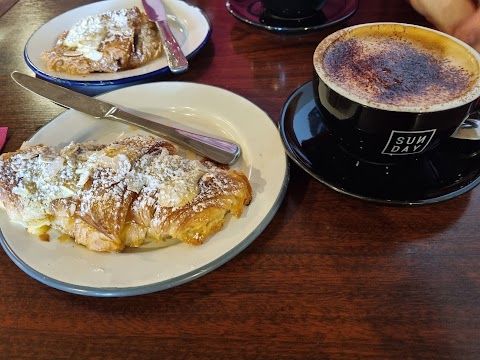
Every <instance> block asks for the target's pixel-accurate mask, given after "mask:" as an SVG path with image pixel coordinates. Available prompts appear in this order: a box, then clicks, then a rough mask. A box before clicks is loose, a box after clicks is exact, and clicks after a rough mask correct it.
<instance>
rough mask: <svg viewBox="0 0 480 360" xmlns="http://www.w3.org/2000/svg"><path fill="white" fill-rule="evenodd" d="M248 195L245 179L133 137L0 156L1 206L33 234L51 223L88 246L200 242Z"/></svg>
mask: <svg viewBox="0 0 480 360" xmlns="http://www.w3.org/2000/svg"><path fill="white" fill-rule="evenodd" d="M251 199H252V189H251V186H250V183H249V181H248V179H247V177H246V176H245V175H244V174H243V173H242V172H239V171H236V170H232V169H228V168H225V167H223V166H222V167H220V166H217V165H216V164H214V163H212V162H210V161H199V160H191V159H185V158H183V157H181V156H179V155H178V154H177V150H176V148H175V147H174V146H173V145H172V144H171V143H169V142H166V141H163V140H159V139H156V138H154V137H151V136H140V135H135V136H132V137H129V138H125V139H122V140H119V141H116V142H114V143H111V144H108V145H96V144H93V143H88V142H87V143H80V144H75V143H72V144H69V145H68V146H66V147H64V148H60V149H58V148H53V147H47V146H43V145H35V146H28V145H27V146H24V147H22V148H21V149H19V150H18V151H16V152H12V153H5V154H2V155H1V156H0V207H3V208H4V209H5V210H6V212H7V214H8V215H9V217H10V219H11V221H12V222H16V223H19V224H21V225H22V226H24V227H25V228H26V229H27V231H28V232H29V233H31V234H36V235H39V236H47V237H48V231H49V230H50V229H51V228H53V229H56V230H58V231H59V232H60V233H62V234H65V235H68V236H70V237H72V238H74V239H75V242H77V243H78V244H82V245H84V246H86V247H87V248H88V249H90V250H95V251H106V252H119V251H122V250H124V249H125V247H139V246H148V247H161V246H164V244H165V243H169V242H171V240H172V239H175V240H176V241H183V242H186V243H189V244H192V245H200V244H202V243H203V242H204V241H205V240H206V239H207V238H208V237H209V236H210V235H211V234H213V233H215V232H217V231H219V230H221V228H222V227H223V226H224V223H225V220H226V217H227V214H228V213H231V214H232V215H233V216H235V217H240V216H241V215H242V213H243V210H244V207H245V206H246V205H248V204H249V203H250V201H251Z"/></svg>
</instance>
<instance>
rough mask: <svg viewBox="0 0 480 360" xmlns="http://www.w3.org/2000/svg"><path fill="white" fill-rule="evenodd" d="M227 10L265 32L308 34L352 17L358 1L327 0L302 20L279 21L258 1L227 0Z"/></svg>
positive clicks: (279, 19)
mask: <svg viewBox="0 0 480 360" xmlns="http://www.w3.org/2000/svg"><path fill="white" fill-rule="evenodd" d="M226 5H227V9H228V11H230V13H231V14H232V15H233V16H235V17H236V18H237V19H239V20H241V21H243V22H246V23H247V24H250V25H253V26H257V27H260V28H262V29H265V30H270V31H278V32H286V33H288V32H292V33H298V32H308V31H314V30H320V29H323V28H326V27H328V26H332V25H334V24H337V23H339V22H341V21H344V20H346V19H347V18H349V17H350V16H352V15H353V14H354V13H355V11H356V10H357V7H358V0H328V1H327V2H326V3H325V5H323V7H322V9H321V10H320V11H318V13H317V14H315V15H313V16H311V17H308V18H304V19H281V18H278V17H274V16H270V15H269V14H268V13H267V12H266V11H265V10H264V8H263V5H262V3H261V2H260V1H259V0H228V1H227V4H226Z"/></svg>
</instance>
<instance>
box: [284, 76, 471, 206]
mask: <svg viewBox="0 0 480 360" xmlns="http://www.w3.org/2000/svg"><path fill="white" fill-rule="evenodd" d="M279 128H280V134H281V137H282V140H283V143H284V145H285V148H286V151H287V154H288V155H289V157H290V158H291V159H292V160H293V161H294V162H295V163H297V164H298V165H299V166H300V167H301V168H303V169H304V170H305V171H306V172H307V173H309V174H310V175H312V176H313V177H314V178H315V179H317V180H319V181H320V182H322V183H323V184H325V185H327V186H329V187H330V188H332V189H334V190H336V191H339V192H341V193H344V194H348V195H351V196H354V197H357V198H361V199H365V200H369V201H373V202H377V203H383V204H396V205H421V204H430V203H436V202H440V201H444V200H448V199H451V198H454V197H456V196H458V195H461V194H463V193H465V192H467V191H469V190H471V189H473V188H474V187H475V186H476V185H478V184H479V183H480V154H479V153H480V151H477V152H476V153H472V154H466V153H462V152H461V149H460V148H459V147H457V146H448V145H447V146H445V147H441V148H439V149H438V150H437V151H435V152H434V153H432V154H430V155H428V156H424V157H419V158H418V159H417V160H415V161H412V162H411V163H408V164H402V165H376V164H372V163H368V162H363V161H359V160H357V159H356V158H354V157H352V156H350V155H349V154H347V153H346V152H344V151H343V150H342V149H341V148H339V146H338V145H336V143H335V141H334V139H333V137H332V135H331V134H330V133H329V132H328V131H327V130H326V129H325V127H324V125H323V123H322V116H321V114H320V113H319V112H318V110H317V109H316V106H315V100H314V95H313V86H312V83H311V82H308V83H306V84H304V85H302V86H301V87H300V88H298V89H297V90H296V91H295V92H294V93H293V94H292V95H291V96H290V97H289V98H288V100H287V102H286V104H285V106H284V108H283V110H282V115H281V119H280V124H279ZM467 141H468V140H467ZM479 150H480V149H479Z"/></svg>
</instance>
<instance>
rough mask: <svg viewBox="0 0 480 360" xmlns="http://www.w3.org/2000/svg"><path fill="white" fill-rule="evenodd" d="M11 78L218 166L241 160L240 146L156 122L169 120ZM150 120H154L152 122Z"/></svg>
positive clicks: (24, 78)
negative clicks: (172, 143)
mask: <svg viewBox="0 0 480 360" xmlns="http://www.w3.org/2000/svg"><path fill="white" fill-rule="evenodd" d="M11 77H12V79H13V80H14V81H15V82H16V83H17V84H19V85H20V86H22V87H24V88H25V89H27V90H30V91H32V92H33V93H35V94H38V95H40V96H43V97H44V98H47V99H49V100H51V101H52V102H54V103H56V104H58V105H61V106H64V107H67V108H70V109H74V110H77V111H80V112H82V113H85V114H88V115H91V116H93V117H95V118H97V119H102V118H103V119H110V120H117V121H120V122H122V123H125V124H128V125H134V126H136V127H138V128H141V129H143V130H145V131H147V132H150V133H153V134H155V135H159V136H161V137H163V138H165V139H167V140H170V141H173V142H175V143H177V144H179V145H181V146H183V147H185V148H188V149H190V150H192V151H194V152H196V153H197V154H200V155H203V156H205V157H207V158H209V159H211V160H214V161H216V162H218V163H221V164H227V165H232V164H233V163H235V162H236V161H237V160H238V158H239V157H240V154H241V149H240V146H239V145H238V144H236V143H234V142H231V141H227V140H224V139H220V138H216V137H211V136H206V135H203V134H197V133H193V132H190V131H186V130H182V129H178V128H175V127H172V126H167V125H164V124H162V123H161V122H157V120H158V121H163V122H168V121H170V119H168V118H165V117H162V116H158V115H153V114H149V119H145V118H143V117H140V116H138V115H135V114H133V113H130V112H129V111H128V108H124V107H121V108H120V107H119V106H117V105H114V104H111V103H108V102H106V101H102V100H100V99H97V98H92V97H90V96H87V95H83V94H80V93H77V92H76V91H73V90H70V89H66V88H64V87H61V86H59V85H56V84H52V83H50V82H48V81H45V80H42V79H38V78H35V77H32V76H28V75H26V74H23V73H20V72H18V71H14V72H12V73H11ZM150 118H152V119H155V120H156V121H152V120H150Z"/></svg>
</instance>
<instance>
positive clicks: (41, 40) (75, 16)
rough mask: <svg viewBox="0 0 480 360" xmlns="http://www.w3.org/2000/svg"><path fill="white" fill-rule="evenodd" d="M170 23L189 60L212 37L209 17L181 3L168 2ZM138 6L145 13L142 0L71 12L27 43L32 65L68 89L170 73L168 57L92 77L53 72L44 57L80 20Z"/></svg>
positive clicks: (114, 1)
mask: <svg viewBox="0 0 480 360" xmlns="http://www.w3.org/2000/svg"><path fill="white" fill-rule="evenodd" d="M164 1H165V9H166V11H167V15H168V22H169V25H170V27H171V29H172V32H173V34H174V35H175V37H176V39H177V41H178V42H179V44H180V46H181V48H182V50H183V52H184V53H185V55H186V56H187V58H190V57H192V56H193V55H195V54H196V53H197V52H198V50H200V49H201V48H202V47H203V46H204V45H205V44H206V42H207V41H208V39H209V38H210V33H211V27H210V23H209V20H208V18H207V17H206V15H205V14H204V13H203V12H202V11H201V10H200V9H198V8H197V7H194V6H192V5H189V4H187V3H186V2H184V1H180V0H164ZM133 6H137V7H138V8H140V9H141V10H142V11H144V10H143V5H142V2H141V0H109V1H99V2H95V3H92V4H89V5H85V6H81V7H79V8H76V9H73V10H70V11H68V12H66V13H63V14H62V15H59V16H57V17H56V18H54V19H52V20H50V21H49V22H47V23H46V24H44V25H43V26H41V27H40V28H39V29H38V30H37V31H36V32H35V33H34V34H33V35H32V36H31V37H30V39H29V40H28V41H27V44H26V46H25V50H24V57H25V61H26V62H27V64H28V66H29V67H30V68H31V69H32V70H33V71H34V72H35V73H36V74H37V75H38V76H39V77H42V78H44V79H47V80H50V81H53V82H56V83H60V84H62V85H66V86H70V87H72V86H76V87H85V86H89V87H92V86H97V87H98V86H112V85H120V84H126V83H132V82H136V81H139V80H143V79H146V78H148V77H151V76H156V75H160V74H163V73H166V72H169V71H170V70H169V69H168V66H167V61H166V59H165V54H163V55H162V56H161V57H160V58H158V59H155V60H153V61H151V62H149V63H147V64H145V65H144V66H141V67H139V68H137V69H132V70H125V71H119V72H117V73H94V74H88V75H70V74H67V73H60V72H56V71H51V70H49V69H48V68H47V66H46V63H45V61H43V60H42V59H40V54H41V53H42V52H43V51H45V50H50V49H52V48H53V47H54V45H55V42H56V40H57V37H58V36H59V35H60V34H61V33H62V32H63V31H65V30H68V29H70V28H71V27H72V26H73V25H74V24H75V23H76V22H77V21H79V20H80V19H82V18H85V17H87V16H90V15H95V14H99V13H102V12H105V11H111V10H118V9H122V8H130V7H133Z"/></svg>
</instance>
